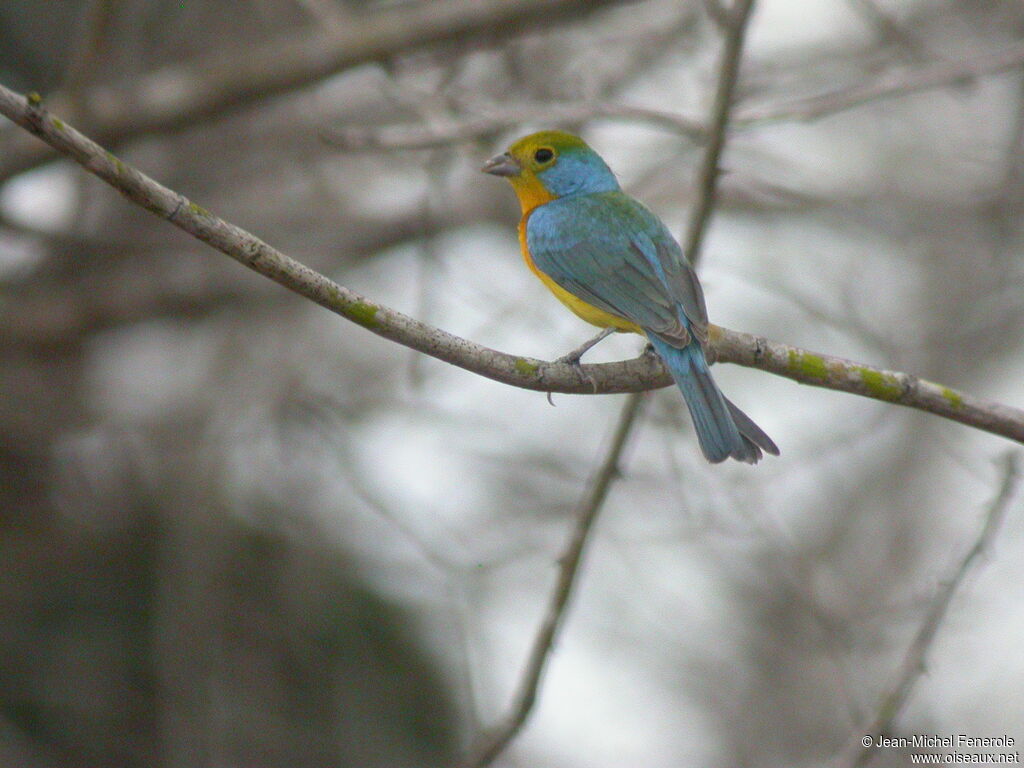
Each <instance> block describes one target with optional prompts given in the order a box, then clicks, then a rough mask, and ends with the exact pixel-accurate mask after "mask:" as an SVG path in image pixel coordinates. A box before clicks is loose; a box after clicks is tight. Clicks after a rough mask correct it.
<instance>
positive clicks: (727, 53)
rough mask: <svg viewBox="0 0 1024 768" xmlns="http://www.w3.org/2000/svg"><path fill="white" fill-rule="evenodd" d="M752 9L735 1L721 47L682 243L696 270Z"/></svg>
mask: <svg viewBox="0 0 1024 768" xmlns="http://www.w3.org/2000/svg"><path fill="white" fill-rule="evenodd" d="M753 7H754V3H753V0H736V2H735V3H734V5H733V7H732V8H731V9H730V10H729V11H728V24H727V25H726V27H725V42H724V44H723V45H722V54H721V59H720V61H719V65H718V76H717V79H716V80H715V83H716V85H715V99H714V104H713V106H712V108H711V120H710V122H709V125H710V128H709V129H708V139H709V140H708V146H707V147H706V148H705V150H704V155H703V157H702V158H701V164H700V169H699V170H698V171H697V194H696V195H695V197H694V203H693V207H692V208H690V218H689V222H688V224H687V227H686V235H685V237H686V240H685V242H684V243H683V257H684V258H685V259H686V261H687V262H689V263H690V264H691V265H692V266H694V267H696V266H697V261H698V260H699V259H700V255H701V250H700V245H701V242H703V240H704V232H705V230H706V229H707V225H708V221H709V220H710V218H711V212H712V211H713V210H714V207H715V191H716V189H717V185H718V174H719V172H720V169H719V167H718V166H719V162H720V161H721V158H722V150H723V149H725V136H726V129H727V128H728V125H729V115H730V112H731V109H732V100H733V93H734V92H735V90H736V81H737V80H738V79H739V74H740V58H741V55H742V53H743V38H744V37H745V35H746V32H747V21H748V20H749V19H750V12H751V10H752V9H753Z"/></svg>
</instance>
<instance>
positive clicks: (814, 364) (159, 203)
mask: <svg viewBox="0 0 1024 768" xmlns="http://www.w3.org/2000/svg"><path fill="white" fill-rule="evenodd" d="M0 114H3V115H5V116H7V117H8V118H10V119H11V120H12V121H14V122H15V123H17V124H18V125H20V126H21V127H23V128H24V129H25V130H27V131H29V132H31V133H33V134H35V135H36V136H39V137H40V138H41V139H43V140H44V141H46V142H47V143H48V144H49V145H50V146H52V147H54V148H55V149H57V150H58V151H60V152H62V153H63V154H65V155H67V156H68V157H70V158H72V159H73V160H75V161H76V162H78V163H79V164H80V165H82V166H83V167H84V168H85V169H86V170H87V171H89V172H90V173H92V174H94V175H96V176H98V177H99V178H101V179H103V180H104V181H105V182H107V183H108V184H109V185H110V186H112V187H114V188H115V189H116V190H118V191H119V192H120V193H121V194H123V195H124V196H125V197H127V198H128V199H129V200H131V201H132V202H134V203H135V204H137V205H140V206H142V207H143V208H145V209H146V210H148V211H150V212H152V213H154V214H156V215H157V216H160V217H161V218H163V219H166V220H167V221H169V222H171V223H172V224H174V225H175V226H176V227H178V228H179V229H182V230H183V231H185V232H188V233H189V234H190V235H192V236H193V237H195V238H197V239H199V240H201V241H203V242H204V243H206V244H207V245H210V246H212V247H213V248H216V249H217V250H219V251H221V252H222V253H225V254H227V255H228V256H230V257H231V258H233V259H235V260H236V261H238V262H239V263H241V264H243V265H245V266H246V267H248V268H250V269H252V270H254V271H255V272H258V273H260V274H261V275H263V276H265V277H268V278H270V279H271V280H273V281H275V282H277V283H279V284H280V285H283V286H284V287H286V288H288V289H289V290H292V291H294V292H295V293H298V294H299V295H300V296H304V297H305V298H307V299H310V300H311V301H314V302H316V303H317V304H320V305H321V306H323V307H325V308H326V309H329V310H330V311H332V312H334V313H336V314H338V315H341V316H342V317H344V318H346V319H348V320H351V321H352V322H354V323H356V324H358V325H360V326H362V327H363V328H366V329H367V330H369V331H372V332H373V333H376V334H377V335H378V336H382V337H384V338H386V339H389V340H391V341H395V342H397V343H399V344H402V345H404V346H407V347H410V348H412V349H415V350H418V351H420V352H423V353H424V354H427V355H430V356H431V357H435V358H437V359H438V360H442V361H444V362H447V363H451V364H452V365H456V366H459V367H460V368H464V369H466V370H468V371H472V372H474V373H478V374H480V375H481V376H486V377H488V378H491V379H494V380H495V381H500V382H503V383H505V384H510V385H513V386H517V387H522V388H524V389H532V390H536V391H540V392H568V393H576V394H584V393H595V392H596V393H611V392H637V391H641V390H646V389H654V388H657V387H664V386H668V385H669V384H670V383H671V381H672V380H671V377H670V376H669V375H668V372H667V371H666V370H665V368H664V367H663V366H662V364H661V362H660V361H659V360H657V359H656V358H655V357H654V356H653V355H641V356H640V357H638V358H635V359H633V360H628V361H623V362H617V363H604V364H598V365H583V366H581V367H580V368H574V367H573V366H571V365H567V364H561V363H549V362H544V361H542V360H536V359H533V358H528V357H521V356H518V355H508V354H504V353H502V352H498V351H496V350H493V349H489V348H487V347H484V346H481V345H479V344H475V343H473V342H471V341H468V340H466V339H462V338H460V337H458V336H454V335H452V334H450V333H446V332H445V331H442V330H440V329H438V328H434V327H432V326H429V325H427V324H425V323H421V322H419V321H418V320H415V319H413V318H411V317H409V316H408V315H404V314H402V313H401V312H397V311H395V310H393V309H390V308H389V307H386V306H384V305H383V304H379V303H376V302H374V301H371V300H370V299H368V298H366V297H365V296H362V295H360V294H358V293H356V292H355V291H352V290H350V289H348V288H346V287H344V286H342V285H339V284H338V283H336V282H334V281H332V280H330V279H328V278H327V277H325V276H323V275H321V274H319V273H318V272H315V271H314V270H312V269H310V268H309V267H306V266H305V265H303V264H300V263H299V262H297V261H295V260H294V259H292V258H290V257H288V256H286V255H285V254H283V253H281V252H280V251H278V250H276V249H275V248H272V247H271V246H270V245H268V244H267V243H265V242H263V241H262V240H260V239H259V238H257V237H255V236H253V235H251V234H249V233H248V232H246V231H245V230H243V229H241V228H240V227H237V226H235V225H233V224H230V223H229V222H226V221H224V220H223V219H220V218H218V217H217V216H215V215H214V214H212V213H210V212H209V211H207V210H205V209H204V208H201V207H200V206H198V205H196V204H195V203H193V202H191V201H189V200H188V199H187V198H186V197H184V196H183V195H181V194H179V193H177V192H174V191H172V190H170V189H168V188H166V187H164V186H162V185H161V184H159V183H157V182H155V181H153V180H152V179H150V178H149V177H148V176H146V175H145V174H143V173H141V172H140V171H138V170H137V169H135V168H133V167H131V166H130V165H128V164H127V163H125V162H123V161H122V160H120V159H119V158H117V157H115V156H114V155H113V154H111V153H110V152H107V151H106V150H104V149H103V148H102V147H100V146H99V145H98V144H96V143H95V142H94V141H92V140H91V139H89V138H87V137H85V136H83V135H82V134H81V133H79V132H78V131H76V130H75V129H74V128H72V127H71V126H70V125H68V124H66V123H64V122H63V121H61V120H59V119H58V118H56V117H54V116H53V115H51V114H50V113H49V112H48V111H46V110H45V109H43V108H42V107H41V105H40V104H39V103H38V99H33V100H32V101H31V102H30V101H29V100H28V99H26V98H25V97H24V96H20V95H18V94H16V93H14V92H13V91H10V90H8V89H7V88H5V87H3V86H2V85H0ZM709 348H710V350H711V351H712V352H713V353H714V356H715V357H716V358H717V359H718V360H719V361H722V362H730V363H737V364H739V365H745V366H748V367H751V368H759V369H761V370H763V371H768V372H770V373H774V374H777V375H779V376H784V377H786V378H789V379H792V380H794V381H798V382H800V383H803V384H811V385H814V386H818V387H825V388H827V389H835V390H838V391H841V392H849V393H852V394H857V395H862V396H865V397H872V398H875V399H877V400H882V401H885V402H891V403H898V404H900V405H906V406H909V407H912V408H918V409H920V410H923V411H927V412H929V413H933V414H936V415H938V416H943V417H945V418H948V419H952V420H954V421H958V422H960V423H962V424H967V425H968V426H972V427H975V428H977V429H981V430H984V431H987V432H991V433H993V434H996V435H1002V436H1003V437H1007V438H1009V439H1011V440H1015V441H1017V442H1020V443H1024V411H1021V410H1019V409H1017V408H1012V407H1010V406H1007V405H1001V404H998V403H992V402H989V401H986V400H983V399H981V398H976V397H972V396H970V395H967V394H964V393H961V392H957V391H956V390H953V389H950V388H948V387H944V386H941V385H939V384H933V383H932V382H929V381H925V380H923V379H918V378H917V377H915V376H911V375H910V374H906V373H898V372H895V371H887V370H884V369H879V368H875V367H872V366H868V365H863V364H861V363H856V362H852V361H850V360H843V359H842V358H837V357H832V356H829V355H821V354H816V353H812V352H808V351H806V350H803V349H800V348H798V347H793V346H790V345H788V344H782V343H779V342H771V341H768V340H767V339H764V338H761V337H757V336H752V335H750V334H746V333H739V332H737V331H730V330H727V329H725V328H720V327H714V326H713V327H712V328H711V339H710V345H709Z"/></svg>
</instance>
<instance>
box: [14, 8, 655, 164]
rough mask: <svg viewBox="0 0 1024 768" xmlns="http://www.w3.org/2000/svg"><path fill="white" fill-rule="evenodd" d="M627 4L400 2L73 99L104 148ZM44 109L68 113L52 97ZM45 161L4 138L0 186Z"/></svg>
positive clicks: (37, 151) (31, 148)
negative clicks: (425, 52) (429, 53)
mask: <svg viewBox="0 0 1024 768" xmlns="http://www.w3.org/2000/svg"><path fill="white" fill-rule="evenodd" d="M633 1H635V0H439V1H437V2H430V3H412V4H409V3H405V4H399V5H397V6H396V7H394V8H387V9H385V10H381V11H376V12H374V13H369V14H362V15H359V16H354V17H353V19H352V20H351V21H350V22H349V23H347V24H345V25H344V26H331V27H323V28H319V29H316V30H309V29H305V30H302V31H301V32H299V33H296V34H294V35H292V36H291V37H287V38H283V39H278V40H274V41H272V42H270V43H268V44H266V45H264V46H263V47H257V48H255V49H252V48H247V49H245V50H244V51H234V52H231V53H229V54H224V53H223V52H221V53H220V54H218V55H215V56H211V57H209V58H208V59H204V60H202V61H195V62H193V63H191V64H182V65H178V66H174V67H166V68H164V69H161V70H158V71H155V72H151V73H148V74H145V75H142V76H140V77H138V78H136V79H135V80H134V85H133V86H132V87H131V88H117V89H113V88H101V87H99V86H96V87H93V88H89V89H87V90H85V91H83V92H81V93H79V94H78V95H77V99H78V100H79V101H80V103H81V105H82V106H83V107H84V108H85V109H86V113H87V114H89V115H90V118H91V122H90V125H91V130H92V132H93V133H94V135H95V136H96V137H97V138H98V140H99V141H100V142H101V143H103V144H105V145H107V146H111V147H113V146H117V145H118V144H119V143H121V142H122V141H124V140H126V139H128V138H138V137H140V136H145V135H147V134H151V133H162V132H173V131H179V130H183V129H186V128H190V127H192V126H194V125H195V123H196V122H197V121H199V120H203V119H208V118H211V117H219V116H222V115H227V114H230V113H232V112H236V111H238V110H240V109H242V108H245V107H248V106H250V105H251V104H254V103H260V102H263V101H265V100H266V99H267V98H269V97H271V96H276V95H279V94H281V93H287V92H289V91H293V90H296V89H298V88H303V87H305V86H308V85H311V84H313V83H315V82H317V81H319V80H321V79H323V78H325V77H327V76H329V75H333V74H336V73H338V72H340V71H342V70H344V69H348V68H349V67H353V66H355V65H358V64H365V63H366V62H371V61H377V60H380V59H385V58H387V57H389V56H393V55H395V54H396V53H399V52H401V53H407V52H409V51H411V50H416V49H418V48H422V47H424V46H427V45H433V44H438V43H447V42H452V41H455V40H460V39H462V38H465V37H467V36H471V35H476V34H480V33H484V32H486V33H488V34H489V35H492V36H494V37H495V38H500V37H504V36H509V35H515V34H519V33H521V32H522V31H523V29H524V26H529V25H533V24H536V23H543V24H549V23H551V21H552V19H553V18H557V17H560V16H563V15H565V14H569V13H576V14H581V13H585V12H589V11H590V10H592V9H594V8H598V7H601V6H604V5H608V4H610V3H622V2H633ZM52 103H53V104H54V105H55V106H56V107H57V108H58V109H61V110H63V109H65V108H66V107H67V104H66V101H65V100H64V99H62V98H61V97H60V96H59V95H57V96H55V97H54V98H53V100H52ZM52 156H53V153H52V152H50V151H49V150H48V149H47V148H46V147H42V146H40V145H37V144H35V143H22V142H21V141H19V140H18V139H15V138H12V139H11V140H10V141H7V142H5V143H4V146H3V147H2V148H0V180H3V179H6V178H9V177H10V176H13V175H14V174H17V173H20V172H22V171H25V170H28V169H30V168H34V167H35V166H37V165H39V164H40V163H42V162H45V161H46V160H49V159H51V158H52Z"/></svg>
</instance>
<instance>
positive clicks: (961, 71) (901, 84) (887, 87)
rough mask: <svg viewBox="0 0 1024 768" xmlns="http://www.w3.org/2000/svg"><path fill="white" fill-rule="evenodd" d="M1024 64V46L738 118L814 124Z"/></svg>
mask: <svg viewBox="0 0 1024 768" xmlns="http://www.w3.org/2000/svg"><path fill="white" fill-rule="evenodd" d="M1021 64H1024V43H1015V44H1014V45H1011V46H1008V47H1006V48H1004V49H1002V50H1001V51H996V52H995V53H988V54H985V55H983V56H976V57H974V58H972V59H967V60H958V61H941V62H937V63H934V64H928V65H924V66H918V67H904V68H901V69H896V70H889V71H887V72H883V73H882V74H881V75H879V76H878V77H877V78H875V79H874V80H870V81H868V82H864V83H858V84H857V85H854V86H851V87H849V88H839V89H837V90H834V91H830V92H829V93H823V94H819V95H817V96H809V97H806V98H800V99H793V100H792V101H785V102H781V103H778V104H769V105H766V106H763V107H747V108H745V109H743V110H742V114H741V115H738V116H737V121H738V122H741V123H742V124H743V125H744V126H747V125H754V124H757V123H763V122H781V121H790V120H796V121H810V120H816V119H818V118H820V117H825V116H827V115H833V114H835V113H836V112H842V111H844V110H847V109H853V108H854V107H859V106H861V105H863V104H868V103H874V102H876V101H881V100H882V99H889V98H895V97H902V96H908V95H910V94H912V93H916V92H917V91H924V90H928V89H930V88H938V87H941V86H946V85H954V84H957V83H967V82H970V81H972V80H974V79H975V78H978V77H982V76H983V75H994V74H998V73H1000V72H1005V71H1006V70H1009V69H1014V68H1016V67H1019V66H1021Z"/></svg>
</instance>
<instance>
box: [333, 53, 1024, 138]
mask: <svg viewBox="0 0 1024 768" xmlns="http://www.w3.org/2000/svg"><path fill="white" fill-rule="evenodd" d="M1022 64H1024V44H1018V45H1013V46H1010V47H1009V48H1006V49H1003V50H1001V51H997V52H995V53H989V54H985V55H982V56H978V57H975V58H972V59H966V60H960V61H950V62H939V63H933V64H926V65H919V66H914V67H901V68H898V69H892V70H888V71H886V72H883V73H882V74H880V75H878V76H877V77H875V78H873V79H871V80H869V81H866V82H862V83H858V84H856V85H853V86H849V87H844V88H839V89H836V90H834V91H830V92H828V93H825V94H819V95H817V96H809V97H805V98H800V99H793V100H790V101H783V102H779V103H776V104H766V105H761V106H757V105H749V106H737V107H736V108H735V109H734V110H733V112H734V114H733V117H732V119H731V120H730V125H731V128H732V129H733V130H740V129H743V130H748V129H752V128H756V127H758V126H759V125H761V124H763V123H766V122H767V123H781V122H788V121H795V122H810V121H813V120H817V119H820V118H823V117H828V116H829V115H833V114H835V113H837V112H843V111H846V110H849V109H854V108H856V107H860V106H864V105H866V104H870V103H872V102H874V101H879V100H883V99H890V98H900V97H903V96H909V95H911V94H914V93H917V92H919V91H922V90H928V89H931V88H941V87H944V86H949V85H955V84H957V83H962V82H965V81H968V80H971V79H975V78H978V77H983V76H986V75H994V74H999V73H1000V72H1004V71H1006V70H1009V69H1013V68H1015V67H1019V66H1021V65H1022ZM600 118H605V119H613V120H628V121H632V122H639V123H644V124H645V125H650V126H653V127H659V128H664V129H665V130H668V131H671V132H673V133H677V134H679V135H681V136H686V137H687V138H689V139H691V140H693V141H706V140H707V138H708V135H709V133H710V128H709V126H708V125H707V124H706V123H705V122H703V121H702V120H700V119H699V118H697V117H694V116H692V115H684V114H680V113H677V112H666V111H665V110H657V109H649V108H647V107H642V106H632V105H625V104H617V103H614V102H608V101H581V102H575V103H566V102H564V101H563V102H558V103H550V104H535V103H530V104H523V103H518V102H517V103H512V104H502V105H493V106H491V107H489V108H488V109H487V110H486V114H485V115H477V114H474V115H462V116H459V117H457V118H454V119H452V120H450V121H448V122H445V123H441V124H437V125H432V126H423V125H421V124H419V123H415V124H406V123H400V124H395V125H388V126H383V127H381V128H374V127H369V126H341V127H331V128H328V129H325V130H324V131H323V135H324V138H325V139H326V140H327V141H328V142H330V143H331V144H333V145H334V146H337V147H339V148H341V149H343V150H346V151H369V150H380V151H400V150H407V149H410V150H411V149H428V148H431V147H438V146H446V145H450V144H457V143H460V142H469V141H476V140H479V139H483V138H486V137H488V136H493V135H495V134H497V133H501V132H502V131H506V130H509V129H511V128H513V127H516V126H520V125H522V124H523V123H544V124H546V125H557V124H572V123H583V122H587V121H589V120H594V119H600Z"/></svg>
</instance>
